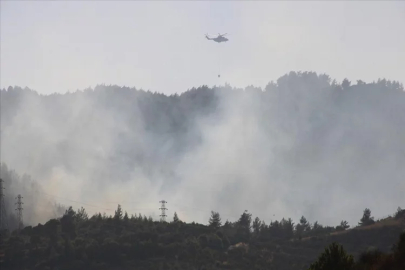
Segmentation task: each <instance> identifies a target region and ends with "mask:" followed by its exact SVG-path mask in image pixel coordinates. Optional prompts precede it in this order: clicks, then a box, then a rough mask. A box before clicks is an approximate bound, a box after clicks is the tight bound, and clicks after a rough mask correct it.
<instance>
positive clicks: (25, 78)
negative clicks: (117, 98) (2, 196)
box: [1, 1, 405, 94]
mask: <svg viewBox="0 0 405 270" xmlns="http://www.w3.org/2000/svg"><path fill="white" fill-rule="evenodd" d="M404 29H405V2H404V1H397V2H394V1H392V2H391V1H390V2H387V1H373V2H366V1H358V2H352V3H350V2H343V1H339V2H329V1H328V2H310V1H301V2H297V1H289V2H275V1H268V2H250V1H239V2H231V1H222V2H213V1H209V2H208V1H206V2H191V1H188V2H186V1H178V2H167V1H165V2H157V1H153V2H146V1H125V2H117V1H114V2H113V1H109V2H107V1H86V2H85V1H74V2H73V1H72V2H68V1H66V2H55V1H44V2H41V1H32V2H28V1H24V2H23V1H20V2H11V1H1V87H2V88H3V87H8V86H9V85H13V86H14V85H19V86H22V87H24V86H28V87H30V88H33V89H35V90H37V91H38V92H39V93H44V94H49V93H52V92H66V91H68V90H70V91H74V90H76V89H84V88H86V87H88V86H91V87H92V86H95V85H96V84H101V83H106V84H118V85H126V86H135V87H137V88H143V89H150V90H151V91H158V92H163V93H167V94H169V93H174V92H183V91H185V90H187V89H188V88H191V87H193V86H199V85H202V84H207V85H209V86H212V85H214V84H223V83H225V82H229V83H230V84H231V85H234V86H238V87H244V86H247V85H250V84H254V85H256V86H262V87H264V86H265V85H266V84H267V83H268V82H269V81H270V80H275V79H277V78H278V77H279V76H281V75H283V74H285V73H287V72H289V71H291V70H295V71H299V70H305V71H316V72H318V73H324V72H325V73H327V74H329V75H330V76H331V77H332V78H336V79H338V80H342V79H343V78H344V77H348V78H349V79H351V80H357V79H362V80H365V81H371V80H376V79H378V78H379V77H385V78H387V79H392V80H399V81H401V82H405V49H404V48H405V35H404ZM225 32H226V33H229V39H230V41H229V42H228V43H225V44H217V43H214V42H212V41H207V40H206V39H205V38H204V34H206V33H209V34H211V35H214V34H216V33H225ZM219 70H221V75H222V77H221V78H220V79H218V77H217V75H218V73H219Z"/></svg>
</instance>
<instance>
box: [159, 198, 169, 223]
mask: <svg viewBox="0 0 405 270" xmlns="http://www.w3.org/2000/svg"><path fill="white" fill-rule="evenodd" d="M160 203H161V206H160V208H159V209H160V210H161V211H162V214H160V221H162V222H166V217H167V215H166V210H168V209H167V208H166V203H167V202H166V201H165V200H163V201H160Z"/></svg>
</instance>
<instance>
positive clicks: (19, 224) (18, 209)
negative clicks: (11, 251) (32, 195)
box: [15, 194, 24, 231]
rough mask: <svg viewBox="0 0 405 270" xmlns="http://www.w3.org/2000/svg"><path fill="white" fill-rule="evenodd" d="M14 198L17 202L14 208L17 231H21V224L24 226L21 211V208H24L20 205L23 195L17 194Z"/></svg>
mask: <svg viewBox="0 0 405 270" xmlns="http://www.w3.org/2000/svg"><path fill="white" fill-rule="evenodd" d="M16 199H17V202H16V205H17V208H16V209H15V210H16V211H17V218H18V231H21V229H22V228H23V226H24V224H23V213H22V210H23V209H24V208H23V207H22V205H23V204H24V203H23V202H22V199H23V197H22V196H21V195H20V194H18V196H17V197H16Z"/></svg>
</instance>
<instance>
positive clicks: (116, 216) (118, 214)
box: [114, 205, 122, 221]
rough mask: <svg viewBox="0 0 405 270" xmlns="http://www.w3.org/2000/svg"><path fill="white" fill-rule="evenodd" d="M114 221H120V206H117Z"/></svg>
mask: <svg viewBox="0 0 405 270" xmlns="http://www.w3.org/2000/svg"><path fill="white" fill-rule="evenodd" d="M114 219H115V220H117V221H118V220H121V219H122V209H121V205H118V207H117V210H115V214H114Z"/></svg>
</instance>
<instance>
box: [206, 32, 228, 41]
mask: <svg viewBox="0 0 405 270" xmlns="http://www.w3.org/2000/svg"><path fill="white" fill-rule="evenodd" d="M225 36H226V33H225V34H222V35H221V34H218V36H217V37H215V38H210V37H209V36H208V34H206V35H205V37H206V38H207V39H208V40H213V41H215V42H218V43H221V42H227V41H228V39H227V38H226V37H225Z"/></svg>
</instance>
